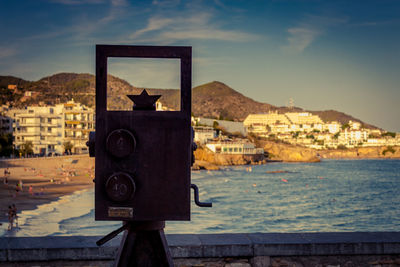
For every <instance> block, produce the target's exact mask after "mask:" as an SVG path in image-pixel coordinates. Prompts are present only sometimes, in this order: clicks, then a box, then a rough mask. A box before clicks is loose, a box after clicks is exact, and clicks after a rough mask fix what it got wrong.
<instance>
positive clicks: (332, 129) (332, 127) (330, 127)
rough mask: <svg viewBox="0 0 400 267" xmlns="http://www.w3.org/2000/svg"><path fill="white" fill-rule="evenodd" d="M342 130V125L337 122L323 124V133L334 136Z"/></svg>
mask: <svg viewBox="0 0 400 267" xmlns="http://www.w3.org/2000/svg"><path fill="white" fill-rule="evenodd" d="M341 129H342V124H341V123H339V122H337V121H331V122H328V123H325V125H324V127H323V130H324V131H328V132H329V133H331V134H335V133H338V132H340V130H341Z"/></svg>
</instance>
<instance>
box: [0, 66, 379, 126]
mask: <svg viewBox="0 0 400 267" xmlns="http://www.w3.org/2000/svg"><path fill="white" fill-rule="evenodd" d="M8 84H17V86H18V88H19V90H17V91H16V92H14V94H12V95H10V94H9V90H7V85H8ZM107 84H108V85H107V86H108V88H109V89H108V92H107V94H108V97H109V100H108V107H107V108H108V109H110V110H118V109H123V110H130V109H131V108H132V102H131V101H130V100H129V99H128V98H127V97H126V95H127V94H140V92H141V91H142V90H143V88H140V87H135V86H133V85H131V84H130V83H128V82H127V81H125V80H123V79H120V78H118V77H115V76H112V75H108V77H107ZM146 90H147V91H148V92H149V94H162V97H161V98H160V101H161V102H162V103H163V105H164V106H166V107H168V108H170V109H174V110H178V109H179V106H180V97H179V95H180V92H179V90H178V89H154V88H146ZM25 91H36V92H39V93H40V97H39V98H38V97H32V98H28V99H25V101H24V102H20V101H19V100H21V99H22V97H23V95H24V92H25ZM0 93H1V98H0V104H5V103H6V102H7V101H8V102H11V104H12V105H14V106H16V107H18V106H28V105H38V104H43V105H46V104H50V105H51V104H56V103H63V102H66V101H68V100H71V98H73V99H74V100H75V101H76V102H80V103H82V104H85V105H87V106H89V107H94V105H95V99H94V98H95V97H94V96H95V76H94V75H92V74H89V73H56V74H53V75H50V76H46V77H43V78H41V79H39V80H38V81H27V80H24V79H21V78H18V77H14V76H0ZM268 112H278V113H284V112H310V113H312V114H315V115H319V116H320V117H321V119H322V120H323V121H324V122H327V121H339V122H340V123H342V124H345V123H348V121H349V120H352V121H357V122H360V123H362V124H363V125H364V127H366V128H378V127H376V126H373V125H370V124H368V123H365V122H363V121H361V120H360V119H357V118H355V117H353V116H351V115H348V114H346V113H343V112H340V111H336V110H323V111H308V110H304V109H302V108H299V107H293V108H289V107H278V106H274V105H272V104H268V103H262V102H258V101H255V100H254V99H251V98H249V97H247V96H245V95H243V94H241V93H240V92H238V91H236V90H234V89H233V88H231V87H229V86H228V85H226V84H224V83H222V82H219V81H212V82H209V83H206V84H202V85H199V86H196V87H193V88H192V113H193V115H195V116H201V117H209V118H215V119H227V120H233V121H243V120H244V119H245V118H246V117H247V115H248V114H255V113H268Z"/></svg>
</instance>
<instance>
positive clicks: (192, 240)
mask: <svg viewBox="0 0 400 267" xmlns="http://www.w3.org/2000/svg"><path fill="white" fill-rule="evenodd" d="M99 238H100V237H97V236H71V237H67V236H65V237H63V236H60V237H2V238H0V266H110V265H112V263H113V261H114V258H115V256H116V253H117V250H118V246H119V242H120V240H121V236H119V237H117V238H115V239H113V240H111V241H110V242H109V243H106V244H105V245H104V246H102V247H97V246H96V244H95V242H96V241H97V240H98V239H99ZM167 240H168V245H169V247H170V251H171V254H172V257H173V258H174V263H175V266H214V267H215V266H231V267H233V266H236V267H240V266H242V267H245V266H257V267H261V266H263V267H264V266H265V267H266V266H399V265H400V233H399V232H367V233H361V232H352V233H295V234H292V233H265V234H264V233H251V234H198V235H194V234H173V235H167Z"/></svg>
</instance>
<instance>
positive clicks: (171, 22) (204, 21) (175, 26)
mask: <svg viewBox="0 0 400 267" xmlns="http://www.w3.org/2000/svg"><path fill="white" fill-rule="evenodd" d="M130 38H131V39H132V40H135V41H139V42H140V41H142V42H143V41H144V42H146V41H159V42H174V41H179V40H193V39H202V40H222V41H237V42H244V41H251V40H255V39H257V38H258V36H257V35H255V34H251V33H247V32H243V31H238V30H227V29H222V28H221V27H220V26H219V25H217V24H216V23H213V14H212V13H207V12H202V13H197V14H194V15H189V16H187V17H180V16H178V15H177V16H174V19H171V18H169V17H151V18H149V20H148V23H147V25H146V27H144V28H142V29H139V30H137V31H136V32H134V33H133V34H131V36H130Z"/></svg>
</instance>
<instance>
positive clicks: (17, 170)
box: [0, 155, 94, 224]
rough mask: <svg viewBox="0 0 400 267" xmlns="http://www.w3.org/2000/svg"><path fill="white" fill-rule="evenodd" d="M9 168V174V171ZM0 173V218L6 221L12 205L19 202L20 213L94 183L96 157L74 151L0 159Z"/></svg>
mask: <svg viewBox="0 0 400 267" xmlns="http://www.w3.org/2000/svg"><path fill="white" fill-rule="evenodd" d="M5 170H8V172H9V174H7V175H5V174H4V171H5ZM0 177H1V179H0V180H1V184H0V203H1V204H0V222H2V223H3V224H6V223H7V222H8V219H7V211H8V206H9V205H12V204H15V206H16V207H17V210H18V213H19V212H21V211H22V210H32V209H35V208H36V207H37V206H38V205H41V204H44V203H49V202H51V201H54V200H56V199H57V198H59V197H61V196H64V195H67V194H71V193H73V192H75V191H77V190H82V189H86V188H91V187H93V186H94V184H93V179H94V158H90V157H89V156H88V155H73V156H61V157H49V158H28V159H12V160H0ZM17 184H22V186H21V185H19V186H17ZM17 187H18V190H16V189H17ZM30 187H31V189H30Z"/></svg>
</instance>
